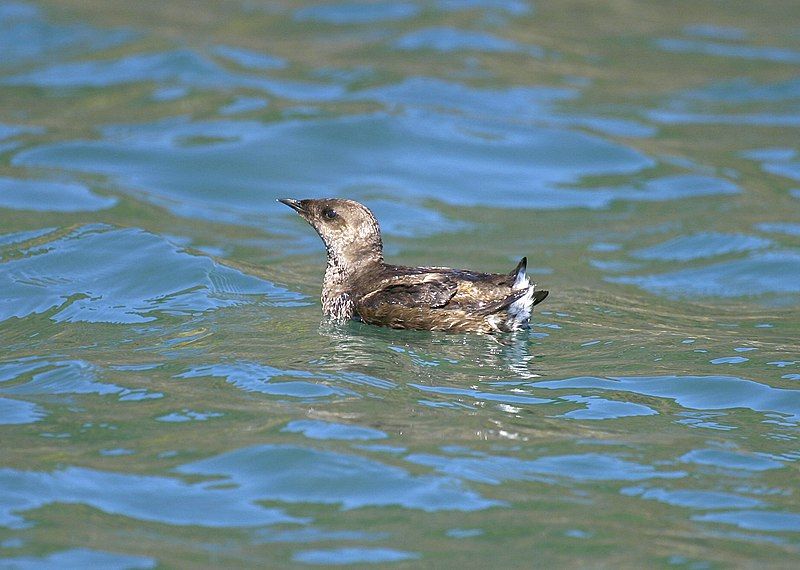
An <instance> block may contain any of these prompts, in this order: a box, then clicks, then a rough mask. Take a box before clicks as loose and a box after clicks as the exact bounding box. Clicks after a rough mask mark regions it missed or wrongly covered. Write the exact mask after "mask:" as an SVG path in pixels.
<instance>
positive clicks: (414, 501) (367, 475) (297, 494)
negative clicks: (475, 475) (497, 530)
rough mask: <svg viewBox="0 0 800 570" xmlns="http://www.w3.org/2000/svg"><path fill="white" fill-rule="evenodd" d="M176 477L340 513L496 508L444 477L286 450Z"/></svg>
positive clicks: (259, 452)
mask: <svg viewBox="0 0 800 570" xmlns="http://www.w3.org/2000/svg"><path fill="white" fill-rule="evenodd" d="M177 471H178V472H179V473H184V474H191V475H209V476H223V477H225V478H227V479H229V480H230V481H231V482H233V483H236V484H237V485H238V486H239V488H240V489H241V492H242V493H244V494H248V495H252V496H254V497H258V498H259V499H260V500H266V501H283V502H289V503H320V504H339V505H341V506H342V508H343V509H356V508H361V507H367V506H386V505H398V506H401V507H405V508H407V509H421V510H423V511H426V512H435V511H441V510H458V511H474V510H480V509H485V508H488V507H492V506H497V505H500V504H501V503H499V502H498V501H493V500H489V499H484V498H482V497H481V496H480V495H478V494H477V493H475V492H474V491H471V490H468V489H466V488H464V486H463V485H462V484H461V483H460V482H459V481H458V480H456V479H452V478H449V477H437V476H431V475H420V476H417V475H411V474H409V473H408V472H407V471H405V470H404V469H401V468H399V467H393V466H390V465H385V464H383V463H380V462H378V461H374V460H371V459H365V458H362V457H358V456H354V455H345V454H342V453H334V452H331V451H322V450H316V449H311V448H306V447H296V446H289V445H260V446H254V447H248V448H245V449H239V450H236V451H233V452H230V453H225V454H223V455H219V456H217V457H212V458H209V459H204V460H201V461H197V462H195V463H190V464H188V465H183V466H181V467H179V468H178V469H177Z"/></svg>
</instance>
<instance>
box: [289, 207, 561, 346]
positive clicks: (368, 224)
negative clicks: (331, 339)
mask: <svg viewBox="0 0 800 570" xmlns="http://www.w3.org/2000/svg"><path fill="white" fill-rule="evenodd" d="M278 201H279V202H281V203H283V204H286V205H287V206H289V207H290V208H292V209H293V210H294V211H296V212H297V213H298V214H300V215H301V216H302V217H303V219H305V220H306V221H307V222H308V223H309V224H311V226H312V227H313V228H314V229H315V230H316V231H317V233H318V234H319V236H320V237H321V238H322V241H323V242H324V243H325V248H326V249H327V252H328V264H327V267H326V268H325V279H324V281H323V283H322V310H323V312H324V313H325V315H327V316H329V317H331V318H333V319H336V320H347V319H357V320H361V321H363V322H365V323H369V324H372V325H379V326H386V327H392V328H397V329H420V330H438V331H451V332H469V331H472V332H483V333H493V332H508V331H516V330H520V329H523V328H527V327H528V321H529V319H530V316H531V310H532V309H533V306H534V305H537V304H539V303H541V302H542V301H544V299H545V297H547V295H548V291H536V290H535V285H536V284H535V283H531V282H530V280H529V279H528V276H527V275H526V273H525V269H526V265H527V258H525V257H523V258H522V259H521V260H520V262H519V263H518V264H517V266H516V267H515V268H514V269H513V270H512V271H511V272H510V273H507V274H496V273H479V272H477V271H469V270H465V269H450V268H448V267H403V266H400V265H390V264H388V263H385V262H384V260H383V241H382V240H381V230H380V226H379V225H378V221H377V219H375V216H374V215H373V213H372V212H371V211H370V210H369V208H367V207H366V206H364V205H363V204H360V203H358V202H355V201H353V200H343V199H339V198H324V199H311V200H293V199H290V198H282V199H280V200H278Z"/></svg>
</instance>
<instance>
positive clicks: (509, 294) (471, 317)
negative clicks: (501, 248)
mask: <svg viewBox="0 0 800 570" xmlns="http://www.w3.org/2000/svg"><path fill="white" fill-rule="evenodd" d="M448 271H449V272H448V273H444V272H441V273H440V272H437V271H436V270H435V269H434V271H433V272H430V273H416V272H415V273H410V274H404V275H395V276H393V277H391V278H389V279H386V280H384V281H382V282H381V283H380V284H379V285H378V287H377V288H376V289H375V290H373V291H371V292H370V293H368V294H367V295H364V296H363V297H361V298H360V299H358V300H357V301H356V311H357V312H358V313H359V316H360V317H361V319H362V320H364V321H365V322H367V323H372V324H378V325H384V326H389V327H394V328H415V329H434V330H487V331H488V330H490V329H491V327H490V325H489V324H488V323H487V321H486V317H487V316H488V315H491V314H493V313H497V312H500V311H503V310H505V309H506V308H507V307H508V306H509V305H510V304H511V303H513V302H514V301H516V300H517V299H518V298H519V297H520V296H521V295H523V294H524V293H525V292H524V291H512V290H511V287H510V286H508V285H498V284H497V283H493V282H492V281H494V280H493V279H491V280H490V279H486V277H490V276H488V275H485V274H484V279H480V280H478V279H475V280H466V279H463V278H459V277H462V276H461V275H458V273H455V272H453V271H452V270H448ZM454 273H455V274H454ZM476 277H477V274H476ZM491 277H495V276H491ZM504 277H506V279H508V277H507V276H504Z"/></svg>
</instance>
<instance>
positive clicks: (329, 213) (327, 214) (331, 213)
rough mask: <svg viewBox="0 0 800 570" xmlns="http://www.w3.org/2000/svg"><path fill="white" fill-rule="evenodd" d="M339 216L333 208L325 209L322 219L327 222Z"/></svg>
mask: <svg viewBox="0 0 800 570" xmlns="http://www.w3.org/2000/svg"><path fill="white" fill-rule="evenodd" d="M338 215H339V214H337V213H336V210H334V209H333V208H325V209H324V210H322V217H323V218H325V219H326V220H333V219H334V218H336V217H337V216H338Z"/></svg>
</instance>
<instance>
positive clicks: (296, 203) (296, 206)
mask: <svg viewBox="0 0 800 570" xmlns="http://www.w3.org/2000/svg"><path fill="white" fill-rule="evenodd" d="M278 202H280V203H281V204H286V205H287V206H289V207H290V208H291V209H292V210H294V211H295V212H297V213H298V214H304V213H305V208H303V204H302V203H301V202H300V200H294V199H292V198H278Z"/></svg>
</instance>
